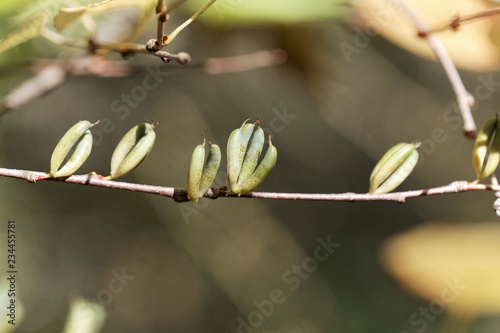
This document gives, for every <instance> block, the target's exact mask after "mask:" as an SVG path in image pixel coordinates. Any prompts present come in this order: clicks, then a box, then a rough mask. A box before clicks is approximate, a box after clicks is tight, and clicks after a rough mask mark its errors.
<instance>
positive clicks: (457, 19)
mask: <svg viewBox="0 0 500 333" xmlns="http://www.w3.org/2000/svg"><path fill="white" fill-rule="evenodd" d="M496 15H500V7H495V8H490V9H486V10H484V11H481V12H478V13H474V14H470V15H465V16H460V15H458V14H457V15H456V16H454V17H453V18H452V20H451V22H450V23H448V24H444V25H442V26H439V27H435V28H430V29H428V31H427V32H428V33H434V32H440V31H445V30H449V29H451V30H458V28H460V26H461V25H463V24H464V23H472V22H475V21H478V20H480V19H484V18H488V17H491V16H496Z"/></svg>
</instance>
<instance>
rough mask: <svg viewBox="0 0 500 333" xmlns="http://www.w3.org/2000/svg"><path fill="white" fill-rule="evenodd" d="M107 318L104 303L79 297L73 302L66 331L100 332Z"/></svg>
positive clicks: (66, 332) (65, 332) (75, 332)
mask: <svg viewBox="0 0 500 333" xmlns="http://www.w3.org/2000/svg"><path fill="white" fill-rule="evenodd" d="M105 320H106V309H105V308H104V306H103V305H102V304H99V303H96V302H91V301H87V300H85V299H83V298H81V297H78V298H76V299H74V300H73V301H72V302H71V305H70V310H69V314H68V317H67V320H66V326H65V328H64V333H98V332H100V331H101V329H102V326H103V325H104V321H105Z"/></svg>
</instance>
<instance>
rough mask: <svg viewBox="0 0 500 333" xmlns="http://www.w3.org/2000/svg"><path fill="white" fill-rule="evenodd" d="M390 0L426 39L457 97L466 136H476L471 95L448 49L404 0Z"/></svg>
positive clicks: (420, 35)
mask: <svg viewBox="0 0 500 333" xmlns="http://www.w3.org/2000/svg"><path fill="white" fill-rule="evenodd" d="M392 1H395V2H396V3H397V4H399V5H400V6H399V7H400V8H401V9H402V10H404V11H405V12H406V14H407V16H408V17H409V18H410V20H411V21H412V23H413V24H414V25H415V27H416V28H417V31H418V36H419V37H422V38H425V39H426V40H427V42H428V43H429V46H430V47H431V49H432V50H433V51H434V54H435V55H436V57H437V59H438V61H439V63H440V64H441V66H443V69H444V71H445V73H446V76H447V77H448V80H449V81H450V83H451V86H452V88H453V91H454V92H455V96H456V98H457V102H458V107H459V109H460V112H461V114H462V119H463V122H464V127H463V130H464V133H465V135H466V136H467V137H469V138H471V139H474V138H475V137H476V123H475V122H474V118H473V117H472V112H471V109H470V105H471V104H473V103H471V102H472V95H471V94H470V93H469V92H468V91H467V90H466V89H465V86H464V84H463V82H462V79H461V78H460V75H459V74H458V70H457V68H456V67H455V64H454V63H453V60H451V57H450V55H449V54H448V51H446V48H445V47H444V45H443V43H441V41H440V40H439V39H438V38H437V37H435V36H434V35H433V34H432V33H431V31H430V30H429V29H428V28H427V26H426V25H425V23H424V21H423V20H422V18H421V17H420V16H419V15H418V13H417V12H416V11H415V10H414V9H413V8H412V7H411V6H410V5H409V4H408V3H407V2H406V1H405V0H392Z"/></svg>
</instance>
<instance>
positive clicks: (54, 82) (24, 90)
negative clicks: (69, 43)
mask: <svg viewBox="0 0 500 333" xmlns="http://www.w3.org/2000/svg"><path fill="white" fill-rule="evenodd" d="M65 80H66V70H65V68H64V67H63V66H61V65H58V64H52V65H50V66H47V67H45V68H43V69H42V70H40V71H39V72H38V73H37V74H35V76H33V77H31V78H30V79H28V80H27V81H24V82H23V83H22V84H21V85H20V86H18V87H17V88H16V89H14V90H13V91H11V92H10V93H9V94H8V95H7V96H5V97H4V98H3V99H2V100H1V101H0V115H2V114H3V113H5V112H7V111H9V110H12V109H16V108H19V107H21V106H22V105H24V104H26V103H28V102H30V101H32V100H34V99H36V98H38V97H40V96H42V95H44V94H46V93H47V92H49V91H52V90H54V89H56V88H57V87H59V86H60V85H62V84H63V83H64V81H65Z"/></svg>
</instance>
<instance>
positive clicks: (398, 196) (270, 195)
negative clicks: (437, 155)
mask: <svg viewBox="0 0 500 333" xmlns="http://www.w3.org/2000/svg"><path fill="white" fill-rule="evenodd" d="M0 176H2V177H8V178H17V179H24V180H27V181H29V182H32V183H36V182H37V181H38V182H40V181H42V180H43V181H58V182H62V183H69V184H77V185H87V186H97V187H106V188H112V189H117V190H126V191H134V192H141V193H149V194H156V195H161V196H165V197H169V198H172V199H174V200H175V201H177V202H185V201H189V200H188V198H187V191H186V189H181V188H174V187H163V186H153V185H143V184H134V183H126V182H118V181H114V180H104V179H101V178H99V177H98V176H95V175H91V174H88V175H74V176H71V177H68V178H65V179H55V178H45V176H46V173H45V172H39V171H29V170H16V169H5V168H0ZM471 191H494V192H497V191H500V185H483V184H474V183H470V182H467V181H455V182H453V183H451V184H448V185H444V186H439V187H434V188H429V189H422V190H413V191H405V192H393V193H386V194H368V193H352V192H348V193H277V192H251V193H247V194H233V193H229V192H228V191H227V190H226V189H224V188H221V189H211V190H209V191H208V192H207V193H206V194H205V197H206V198H210V199H217V198H220V197H225V198H254V199H273V200H307V201H347V202H356V201H394V202H405V201H406V199H409V198H417V197H425V196H432V195H442V194H452V193H463V192H471Z"/></svg>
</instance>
